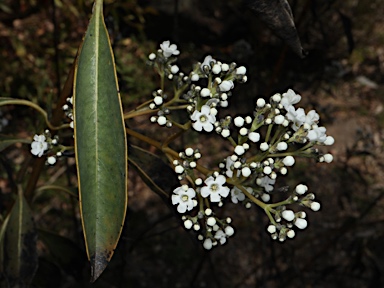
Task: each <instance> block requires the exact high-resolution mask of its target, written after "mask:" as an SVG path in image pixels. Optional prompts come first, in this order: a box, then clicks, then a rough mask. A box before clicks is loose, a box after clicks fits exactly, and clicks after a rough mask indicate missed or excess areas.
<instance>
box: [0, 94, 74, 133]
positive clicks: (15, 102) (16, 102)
mask: <svg viewBox="0 0 384 288" xmlns="http://www.w3.org/2000/svg"><path fill="white" fill-rule="evenodd" d="M0 100H2V99H1V98H0ZM4 105H23V106H28V107H31V108H33V109H35V110H36V111H38V112H40V114H41V115H43V117H44V120H45V123H46V124H47V126H48V128H49V129H50V130H60V129H63V128H69V124H63V125H60V126H55V125H54V124H52V123H51V122H49V120H48V114H47V112H45V110H44V109H43V108H41V107H40V106H39V105H37V104H35V103H33V102H31V101H28V100H23V99H11V98H8V99H5V100H3V101H1V102H0V106H4ZM60 109H61V106H60Z"/></svg>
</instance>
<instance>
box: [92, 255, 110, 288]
mask: <svg viewBox="0 0 384 288" xmlns="http://www.w3.org/2000/svg"><path fill="white" fill-rule="evenodd" d="M109 259H110V255H109V253H99V254H96V255H94V256H92V257H91V260H90V262H91V280H90V281H91V283H93V282H95V281H96V280H97V279H98V278H99V277H100V275H101V273H103V271H104V270H105V268H106V267H107V265H108V263H109Z"/></svg>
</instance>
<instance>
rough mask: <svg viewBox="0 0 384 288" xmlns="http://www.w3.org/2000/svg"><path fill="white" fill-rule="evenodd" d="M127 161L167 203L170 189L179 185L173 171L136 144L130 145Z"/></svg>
mask: <svg viewBox="0 0 384 288" xmlns="http://www.w3.org/2000/svg"><path fill="white" fill-rule="evenodd" d="M129 163H130V165H132V166H133V168H134V169H135V170H136V171H137V172H138V173H139V175H140V177H141V179H143V181H144V182H145V184H147V185H148V187H149V188H150V189H151V190H152V191H153V192H155V193H156V194H158V195H159V196H160V197H161V198H162V199H163V200H165V202H166V203H168V201H169V194H170V191H171V190H172V189H173V188H175V187H176V186H178V185H180V182H179V180H178V179H177V176H176V174H175V171H174V170H173V169H172V168H171V167H169V165H167V164H166V163H165V162H164V161H163V160H161V159H160V158H159V157H158V156H156V155H154V154H152V153H150V152H148V151H146V150H143V149H141V148H140V147H137V146H130V149H129Z"/></svg>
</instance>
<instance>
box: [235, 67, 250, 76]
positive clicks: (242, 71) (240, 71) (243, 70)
mask: <svg viewBox="0 0 384 288" xmlns="http://www.w3.org/2000/svg"><path fill="white" fill-rule="evenodd" d="M245 73H247V69H246V68H245V67H244V66H240V67H238V68H237V69H236V75H244V74H245Z"/></svg>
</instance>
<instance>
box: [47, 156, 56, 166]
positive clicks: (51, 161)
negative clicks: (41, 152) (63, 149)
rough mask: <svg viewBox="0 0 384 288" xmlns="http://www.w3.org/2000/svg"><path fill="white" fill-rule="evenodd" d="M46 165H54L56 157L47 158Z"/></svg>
mask: <svg viewBox="0 0 384 288" xmlns="http://www.w3.org/2000/svg"><path fill="white" fill-rule="evenodd" d="M47 163H48V164H49V165H54V164H55V163H56V157H55V156H50V157H48V158H47Z"/></svg>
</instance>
